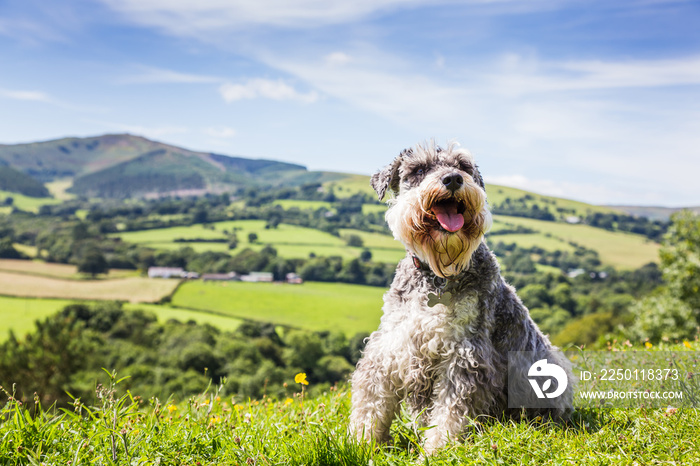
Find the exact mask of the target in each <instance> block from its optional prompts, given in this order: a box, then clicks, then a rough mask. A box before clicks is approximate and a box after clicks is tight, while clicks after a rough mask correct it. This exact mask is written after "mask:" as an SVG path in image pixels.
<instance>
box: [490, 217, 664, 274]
mask: <svg viewBox="0 0 700 466" xmlns="http://www.w3.org/2000/svg"><path fill="white" fill-rule="evenodd" d="M497 218H498V219H499V220H503V221H507V222H508V223H512V224H515V225H522V226H524V227H527V228H531V229H533V230H535V231H537V232H539V233H541V234H542V233H549V234H550V235H551V237H550V238H546V239H545V240H543V242H542V244H539V243H538V242H537V241H539V240H535V239H533V238H532V235H498V236H494V237H493V241H504V242H509V240H508V239H509V238H510V237H512V238H513V241H512V242H514V243H516V244H521V243H519V242H518V241H521V242H522V241H528V240H532V241H533V242H534V245H539V246H540V247H542V248H544V249H547V247H545V246H544V245H543V244H553V243H552V241H560V242H561V241H564V242H569V241H572V242H574V243H577V244H579V245H581V246H584V247H586V248H588V249H593V250H595V251H598V254H599V257H600V260H601V261H602V262H603V263H604V264H607V265H612V266H613V267H618V268H621V269H632V268H637V267H641V266H642V265H644V264H648V263H649V262H657V261H658V257H659V245H658V244H656V243H654V242H653V241H651V240H649V239H647V238H645V237H643V236H641V235H634V234H631V233H625V232H620V231H615V232H612V231H606V230H603V229H600V228H594V227H591V226H588V225H571V224H568V223H556V222H544V221H541V220H534V219H530V218H522V217H506V216H503V215H501V216H498V217H497ZM546 240H548V241H546Z"/></svg>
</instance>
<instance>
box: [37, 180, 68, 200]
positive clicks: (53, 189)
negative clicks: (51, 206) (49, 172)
mask: <svg viewBox="0 0 700 466" xmlns="http://www.w3.org/2000/svg"><path fill="white" fill-rule="evenodd" d="M44 186H46V189H48V190H49V192H50V193H51V195H52V196H53V197H54V198H56V199H59V200H61V201H67V200H69V199H75V194H71V193H69V192H67V189H68V188H70V187H71V186H73V180H72V179H70V178H68V179H63V180H54V181H49V182H48V183H44Z"/></svg>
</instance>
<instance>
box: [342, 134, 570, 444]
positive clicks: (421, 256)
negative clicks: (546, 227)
mask: <svg viewBox="0 0 700 466" xmlns="http://www.w3.org/2000/svg"><path fill="white" fill-rule="evenodd" d="M457 175H458V177H461V184H460V185H459V187H458V189H455V186H451V189H448V187H447V186H446V184H447V181H446V180H448V179H449V177H453V178H454V177H455V176H457ZM371 184H372V187H373V188H374V189H375V190H376V191H377V194H378V196H379V199H380V200H381V199H382V198H383V197H384V194H385V193H386V192H387V190H391V191H392V192H393V193H394V194H395V195H396V197H395V198H392V199H391V200H390V201H389V206H390V207H389V209H388V211H387V214H386V219H387V223H388V224H389V227H390V229H391V230H392V232H393V233H394V236H395V238H396V239H397V240H399V241H401V242H402V243H403V244H404V246H405V247H406V249H407V256H406V258H404V259H403V260H402V261H401V262H400V263H399V265H398V268H397V271H396V276H395V279H394V281H393V283H392V285H391V289H390V290H389V291H388V292H387V293H386V294H385V295H384V307H383V311H384V315H383V316H382V319H381V324H380V326H379V329H378V330H377V331H375V332H374V333H372V335H371V336H370V337H369V341H368V342H367V345H366V347H365V350H364V352H363V356H362V359H361V360H360V361H359V363H358V365H357V369H356V371H355V372H354V374H353V376H352V414H351V417H350V429H351V431H352V432H354V434H355V435H357V436H358V438H361V439H362V438H364V439H368V440H369V439H375V440H377V441H379V442H386V441H388V440H389V439H390V436H389V428H390V426H391V423H392V421H393V419H394V417H395V416H396V414H397V411H398V409H399V404H400V402H401V401H402V400H406V402H407V403H408V405H409V407H410V408H411V410H412V411H413V412H414V413H415V415H416V416H418V417H419V420H420V421H421V422H423V423H424V424H426V425H429V426H434V428H432V429H429V430H427V432H426V439H425V445H424V450H425V452H426V453H427V454H431V453H432V452H434V451H435V450H436V449H437V448H440V447H442V446H444V445H445V444H446V442H447V441H449V440H450V439H455V438H457V437H458V436H459V435H460V434H461V433H463V432H464V430H465V426H466V425H467V424H468V419H469V418H475V417H476V416H480V415H488V416H495V417H499V418H500V417H502V416H503V415H504V414H505V415H513V414H514V410H513V409H510V410H509V409H508V399H507V397H508V380H507V378H508V353H509V352H510V351H531V352H534V353H535V354H536V355H539V357H540V358H548V359H549V360H550V361H559V362H560V363H561V364H562V365H564V366H565V367H566V362H565V361H561V360H560V358H561V356H560V354H558V353H557V354H555V353H554V350H555V348H554V347H552V345H551V344H550V343H549V340H548V339H547V337H546V336H544V335H543V334H542V333H541V332H540V330H539V329H538V328H537V325H536V324H535V323H534V322H533V321H532V319H531V318H530V315H529V313H528V310H527V308H526V307H525V306H524V305H523V304H522V302H521V301H520V299H519V298H518V296H517V295H516V294H515V290H514V289H513V287H511V286H510V285H508V284H507V283H506V282H505V281H504V280H503V278H502V277H501V275H500V270H499V266H498V263H497V261H496V258H495V256H494V255H493V254H492V253H491V252H490V251H489V249H488V247H487V246H486V244H485V242H484V241H483V237H484V234H485V233H486V232H487V231H488V229H489V228H490V225H491V214H490V213H489V211H488V206H487V203H486V192H485V187H484V182H483V180H482V178H481V175H480V174H479V171H478V168H477V166H476V164H475V162H474V159H473V157H472V156H471V154H470V153H469V152H468V151H466V150H464V149H460V148H459V147H458V146H457V145H455V144H452V145H450V146H449V147H447V148H446V149H441V148H440V147H437V146H436V145H435V144H434V143H433V144H430V145H419V146H417V147H415V148H413V149H409V150H405V151H403V152H402V153H401V154H400V155H399V156H398V157H397V158H396V159H395V160H394V161H393V162H392V163H391V164H390V165H388V166H387V167H385V168H384V169H383V170H381V171H380V172H378V173H377V174H375V175H374V176H373V177H372V181H371ZM439 203H443V204H444V203H451V204H449V205H448V207H447V210H448V211H450V212H452V215H454V213H455V212H458V213H459V214H461V215H462V216H463V218H464V222H463V225H462V226H461V227H460V228H459V230H458V231H448V230H452V229H454V227H449V226H448V227H445V225H444V224H443V222H441V219H440V218H438V217H439V216H438V215H437V214H436V212H438V211H439V207H436V205H438V204H439ZM443 219H444V217H443ZM460 223H461V222H460ZM457 225H459V223H458V224H457ZM436 277H441V278H437V279H436ZM441 279H446V280H447V281H448V282H449V290H450V297H449V300H448V301H447V302H445V303H439V304H437V305H434V306H433V307H431V306H429V305H428V299H429V298H428V296H429V294H431V293H435V294H437V293H439V291H438V285H439V283H440V281H441ZM433 304H434V303H433ZM518 370H521V371H527V367H523V368H518ZM567 374H569V375H570V371H569V370H567ZM569 378H571V377H569ZM571 402H572V395H571V388H570V387H569V388H568V389H567V391H566V393H565V394H564V395H563V396H561V397H560V398H559V400H558V401H557V402H556V405H555V406H554V407H553V408H552V407H550V408H548V409H539V410H531V411H530V413H529V414H531V415H548V416H552V417H557V418H561V417H563V416H565V415H566V414H567V413H568V412H569V410H570V407H571ZM518 412H520V410H518Z"/></svg>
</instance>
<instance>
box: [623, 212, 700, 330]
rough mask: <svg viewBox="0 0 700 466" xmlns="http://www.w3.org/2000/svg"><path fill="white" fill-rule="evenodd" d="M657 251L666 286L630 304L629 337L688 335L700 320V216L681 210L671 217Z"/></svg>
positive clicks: (696, 328) (696, 327) (695, 328)
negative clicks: (631, 317)
mask: <svg viewBox="0 0 700 466" xmlns="http://www.w3.org/2000/svg"><path fill="white" fill-rule="evenodd" d="M671 221H672V224H671V227H670V228H669V230H668V233H666V235H665V236H664V243H663V247H662V248H661V250H660V251H659V256H660V257H661V269H662V274H663V279H664V282H665V285H663V286H662V287H661V288H660V289H658V290H657V292H655V293H653V294H652V295H651V296H648V297H646V298H644V299H643V300H641V301H639V302H637V303H636V304H635V305H633V306H632V309H631V312H632V314H633V315H634V316H635V322H634V324H633V325H632V327H631V328H630V330H629V332H628V333H629V335H630V337H631V338H635V339H645V338H647V339H649V340H651V341H658V340H660V339H662V338H670V339H682V338H691V337H693V336H694V335H695V334H697V330H698V324H699V323H700V217H698V216H697V215H695V214H693V213H691V212H689V211H683V212H680V213H678V214H674V215H673V216H672V217H671Z"/></svg>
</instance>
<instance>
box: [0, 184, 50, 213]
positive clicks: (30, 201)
mask: <svg viewBox="0 0 700 466" xmlns="http://www.w3.org/2000/svg"><path fill="white" fill-rule="evenodd" d="M7 197H11V198H12V199H13V203H12V205H13V206H14V207H17V208H18V209H21V210H26V211H28V212H34V213H36V212H39V207H41V206H43V205H51V204H60V203H61V202H63V201H62V200H60V199H55V198H50V197H29V196H25V195H24V194H19V193H13V192H10V191H3V190H0V205H1V204H2V201H4V200H5V198H7ZM10 211H12V207H0V213H9V212H10Z"/></svg>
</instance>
